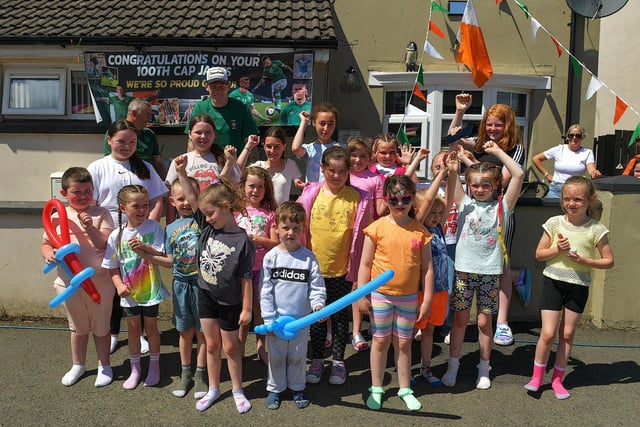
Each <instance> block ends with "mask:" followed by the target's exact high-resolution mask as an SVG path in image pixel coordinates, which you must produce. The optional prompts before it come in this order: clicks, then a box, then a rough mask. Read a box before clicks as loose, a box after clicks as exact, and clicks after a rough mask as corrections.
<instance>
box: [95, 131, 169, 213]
mask: <svg viewBox="0 0 640 427" xmlns="http://www.w3.org/2000/svg"><path fill="white" fill-rule="evenodd" d="M107 142H108V144H109V146H111V154H109V155H108V156H105V157H103V158H101V159H100V160H96V161H94V162H92V163H91V164H90V165H89V166H88V167H87V169H88V170H89V172H90V173H91V177H92V178H93V198H94V200H95V201H96V204H97V205H98V206H102V207H103V208H106V209H108V210H109V213H110V214H111V217H112V218H113V220H114V224H118V211H119V208H118V198H117V196H118V191H120V189H121V188H122V187H124V186H125V185H132V184H137V185H142V186H143V187H145V188H146V189H147V191H148V192H149V218H151V219H153V220H155V221H160V218H162V206H163V205H162V196H163V195H164V194H166V193H167V192H168V190H167V187H166V186H165V185H164V181H162V178H160V176H159V175H158V173H157V172H156V171H155V169H154V168H153V166H152V165H151V164H150V163H147V162H146V161H144V160H142V159H140V157H138V155H137V154H136V146H137V144H138V131H137V129H136V127H135V126H134V125H133V124H132V123H131V122H128V121H126V120H117V121H115V122H113V123H112V124H111V126H109V129H108V130H107Z"/></svg>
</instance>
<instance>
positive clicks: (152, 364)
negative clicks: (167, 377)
mask: <svg viewBox="0 0 640 427" xmlns="http://www.w3.org/2000/svg"><path fill="white" fill-rule="evenodd" d="M159 382H160V353H150V354H149V372H148V373H147V378H146V379H145V380H144V386H145V387H153V386H154V385H157V384H158V383H159Z"/></svg>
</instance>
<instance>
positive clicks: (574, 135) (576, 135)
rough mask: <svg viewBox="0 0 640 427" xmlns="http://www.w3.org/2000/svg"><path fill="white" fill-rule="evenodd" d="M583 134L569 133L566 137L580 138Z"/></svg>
mask: <svg viewBox="0 0 640 427" xmlns="http://www.w3.org/2000/svg"><path fill="white" fill-rule="evenodd" d="M583 136H584V135H582V134H581V133H570V134H569V135H567V138H568V139H571V138H578V139H582V137H583Z"/></svg>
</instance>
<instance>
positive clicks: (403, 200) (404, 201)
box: [384, 195, 413, 206]
mask: <svg viewBox="0 0 640 427" xmlns="http://www.w3.org/2000/svg"><path fill="white" fill-rule="evenodd" d="M384 199H385V200H386V201H387V203H389V205H390V206H398V205H403V206H407V205H410V204H412V203H413V195H409V196H400V197H398V196H386V197H385V198H384Z"/></svg>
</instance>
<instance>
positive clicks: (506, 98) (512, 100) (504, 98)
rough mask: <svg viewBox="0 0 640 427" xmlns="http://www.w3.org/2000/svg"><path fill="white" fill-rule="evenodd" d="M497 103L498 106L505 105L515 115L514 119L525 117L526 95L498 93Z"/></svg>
mask: <svg viewBox="0 0 640 427" xmlns="http://www.w3.org/2000/svg"><path fill="white" fill-rule="evenodd" d="M497 101H498V103H499V104H507V105H508V106H509V107H511V108H512V109H513V111H514V112H515V113H516V117H526V116H527V95H525V94H524V93H513V92H500V91H498V95H497Z"/></svg>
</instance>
